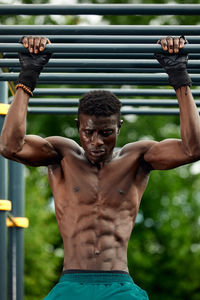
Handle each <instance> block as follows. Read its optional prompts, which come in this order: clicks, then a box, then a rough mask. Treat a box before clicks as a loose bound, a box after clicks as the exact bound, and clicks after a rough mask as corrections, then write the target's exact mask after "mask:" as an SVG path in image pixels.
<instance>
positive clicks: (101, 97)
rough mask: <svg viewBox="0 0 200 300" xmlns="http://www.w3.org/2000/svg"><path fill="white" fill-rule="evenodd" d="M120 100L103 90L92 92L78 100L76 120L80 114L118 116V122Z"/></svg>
mask: <svg viewBox="0 0 200 300" xmlns="http://www.w3.org/2000/svg"><path fill="white" fill-rule="evenodd" d="M121 106H122V104H121V102H120V100H119V99H118V98H117V97H116V96H115V95H114V94H113V93H111V92H109V91H105V90H94V91H91V92H89V93H87V94H85V95H83V96H82V98H81V99H80V100H79V108H78V119H79V116H80V114H85V115H89V116H92V115H93V116H96V117H100V116H104V117H109V116H111V115H118V118H119V121H120V109H121Z"/></svg>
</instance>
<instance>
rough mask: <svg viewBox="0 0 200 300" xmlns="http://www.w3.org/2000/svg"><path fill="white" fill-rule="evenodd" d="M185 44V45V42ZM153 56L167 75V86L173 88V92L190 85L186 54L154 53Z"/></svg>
mask: <svg viewBox="0 0 200 300" xmlns="http://www.w3.org/2000/svg"><path fill="white" fill-rule="evenodd" d="M183 38H184V37H183ZM184 39H185V38H184ZM185 42H186V43H187V41H186V40H185ZM154 56H155V58H156V59H157V60H158V62H159V63H160V64H161V66H162V67H163V68H164V69H165V71H166V73H167V74H168V80H169V84H170V85H171V86H173V87H174V89H175V90H177V89H178V88H180V87H181V86H184V85H186V86H191V85H192V81H191V78H190V76H189V74H188V72H187V62H188V55H187V54H174V53H173V54H169V53H167V54H160V53H154Z"/></svg>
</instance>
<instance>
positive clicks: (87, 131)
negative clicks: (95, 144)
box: [85, 129, 93, 135]
mask: <svg viewBox="0 0 200 300" xmlns="http://www.w3.org/2000/svg"><path fill="white" fill-rule="evenodd" d="M85 134H86V135H92V134H93V130H90V129H86V130H85Z"/></svg>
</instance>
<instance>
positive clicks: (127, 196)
mask: <svg viewBox="0 0 200 300" xmlns="http://www.w3.org/2000/svg"><path fill="white" fill-rule="evenodd" d="M184 42H185V41H184V38H182V37H181V38H171V37H169V38H166V39H162V40H161V41H159V43H160V44H161V47H162V48H163V50H165V51H166V55H164V56H163V55H159V56H157V59H158V60H159V62H160V63H161V64H162V65H163V66H164V68H165V70H166V72H167V73H168V75H169V82H170V84H171V85H172V86H173V87H174V88H175V90H176V95H177V99H178V102H179V107H180V122H181V130H180V131H181V139H167V140H164V141H161V142H155V141H146V140H145V141H139V142H134V143H130V144H127V145H125V146H124V147H123V148H122V149H121V150H119V151H118V152H113V149H114V147H115V144H116V139H117V135H118V134H119V131H120V127H121V124H122V121H121V120H120V106H121V104H120V102H119V100H118V99H117V98H116V97H115V96H114V95H113V94H111V93H109V92H105V91H103V92H102V91H101V92H100V91H94V92H91V93H89V94H87V95H85V96H83V98H82V99H81V101H80V105H79V113H78V121H77V126H78V130H79V134H80V141H81V146H82V147H80V146H79V145H78V144H77V143H75V142H74V141H72V140H70V139H68V138H64V137H58V136H52V137H48V138H45V139H44V138H41V137H39V136H34V135H25V134H26V113H27V105H28V100H29V95H30V94H31V92H32V91H33V89H34V87H35V85H36V82H37V78H38V76H39V73H40V71H41V70H42V67H43V66H44V65H45V64H46V63H47V61H48V59H49V57H48V55H46V54H44V53H45V52H42V51H43V50H44V48H45V45H46V43H48V40H47V39H46V38H39V37H35V38H33V37H24V38H23V40H22V43H23V45H24V46H25V47H26V48H28V49H29V52H30V54H27V55H24V54H23V55H21V58H20V61H21V66H22V70H21V73H20V76H19V80H18V85H17V91H16V95H15V97H14V100H13V102H12V104H11V106H10V109H9V112H8V114H7V116H6V119H5V123H4V127H3V130H2V134H1V139H0V153H1V154H2V155H3V156H4V157H6V158H8V159H12V160H15V161H17V162H21V163H23V164H26V165H30V166H47V167H48V174H49V182H50V186H51V189H52V193H53V196H54V200H55V210H56V217H57V222H58V227H59V230H60V233H61V236H62V239H63V243H64V265H63V275H62V277H61V279H60V281H59V283H58V284H57V285H56V286H55V287H54V288H53V290H52V291H51V292H50V293H49V295H48V296H47V297H46V298H45V299H46V300H53V299H56V300H62V299H68V300H71V299H87V300H90V299H96V300H106V299H116V300H117V299H124V300H128V299H133V300H134V299H137V300H140V299H148V296H147V294H146V292H145V291H143V290H142V289H140V288H139V287H138V286H137V285H135V284H134V283H133V281H132V279H131V277H130V275H129V274H128V267H127V245H128V241H129V238H130V235H131V231H132V229H133V227H134V223H135V219H136V216H137V213H138V209H139V206H140V201H141V198H142V195H143V193H144V190H145V188H146V186H147V182H148V178H149V174H150V171H151V170H153V169H154V170H167V169H172V168H175V167H178V166H181V165H184V164H188V163H191V162H194V161H196V160H198V159H199V158H200V122H199V114H198V111H197V108H196V105H195V103H194V100H193V97H192V94H191V91H190V88H189V86H190V85H191V80H190V77H189V76H188V74H187V70H186V61H187V58H186V57H185V56H183V55H181V57H182V58H184V59H181V60H182V62H179V60H177V59H176V60H174V57H175V55H177V53H178V52H179V49H180V48H183V47H184ZM170 53H172V54H173V56H170Z"/></svg>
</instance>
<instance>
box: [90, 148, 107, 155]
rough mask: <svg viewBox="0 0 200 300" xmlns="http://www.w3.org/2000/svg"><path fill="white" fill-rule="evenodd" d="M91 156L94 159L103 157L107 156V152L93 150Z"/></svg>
mask: <svg viewBox="0 0 200 300" xmlns="http://www.w3.org/2000/svg"><path fill="white" fill-rule="evenodd" d="M90 154H91V155H92V156H93V157H99V156H102V155H104V154H105V150H103V149H102V150H91V151H90Z"/></svg>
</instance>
